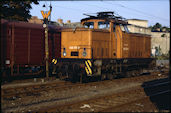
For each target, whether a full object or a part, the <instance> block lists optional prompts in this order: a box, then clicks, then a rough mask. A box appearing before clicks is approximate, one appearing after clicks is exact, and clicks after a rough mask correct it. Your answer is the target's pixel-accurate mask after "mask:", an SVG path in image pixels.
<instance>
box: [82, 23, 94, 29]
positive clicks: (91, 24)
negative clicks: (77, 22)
mask: <svg viewBox="0 0 171 113" xmlns="http://www.w3.org/2000/svg"><path fill="white" fill-rule="evenodd" d="M84 27H85V28H92V29H93V28H94V22H85V23H84Z"/></svg>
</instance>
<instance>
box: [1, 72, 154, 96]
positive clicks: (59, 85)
mask: <svg viewBox="0 0 171 113" xmlns="http://www.w3.org/2000/svg"><path fill="white" fill-rule="evenodd" d="M154 74H156V73H154ZM145 77H146V76H145ZM145 77H144V78H145ZM144 78H143V77H133V78H129V79H130V80H137V81H138V80H139V81H140V80H143V79H144ZM147 78H148V79H149V78H150V77H147ZM151 78H153V76H151ZM120 81H121V80H119V79H117V80H116V79H114V80H105V81H100V82H99V81H97V82H90V83H86V84H80V83H71V82H68V81H53V82H48V83H39V84H31V85H23V86H17V87H13V86H12V87H8V88H3V87H1V98H3V99H12V98H13V97H20V96H28V95H35V94H36V93H39V92H42V91H49V90H67V89H70V88H74V87H84V86H93V85H98V84H99V85H100V84H104V85H108V84H110V83H111V82H118V83H119V82H120ZM106 83H108V84H106Z"/></svg>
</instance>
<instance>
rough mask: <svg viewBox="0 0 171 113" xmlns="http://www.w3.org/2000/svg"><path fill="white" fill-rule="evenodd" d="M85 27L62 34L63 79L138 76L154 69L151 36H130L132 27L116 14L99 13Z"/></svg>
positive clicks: (84, 21) (60, 61) (60, 65)
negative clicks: (128, 26) (146, 70)
mask: <svg viewBox="0 0 171 113" xmlns="http://www.w3.org/2000/svg"><path fill="white" fill-rule="evenodd" d="M81 23H82V24H83V25H84V28H75V29H64V30H62V32H61V59H58V63H57V64H56V65H55V66H56V70H55V71H56V72H57V74H58V76H59V77H60V78H61V79H62V78H69V79H70V80H72V81H75V80H79V81H84V80H85V79H86V78H92V77H100V78H101V79H102V80H104V79H106V78H107V79H113V78H115V77H118V76H120V75H124V76H129V75H134V76H136V75H138V74H140V73H141V72H142V71H143V69H148V68H150V67H152V66H153V64H154V59H152V58H151V57H150V54H151V49H150V47H151V36H150V35H145V34H138V33H130V32H129V30H128V28H127V24H128V23H127V22H126V21H124V20H122V19H120V18H117V17H116V16H114V15H113V12H99V13H98V15H97V16H90V17H88V18H84V19H82V20H81Z"/></svg>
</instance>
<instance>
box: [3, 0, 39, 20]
mask: <svg viewBox="0 0 171 113" xmlns="http://www.w3.org/2000/svg"><path fill="white" fill-rule="evenodd" d="M31 3H34V4H39V3H38V1H37V0H27V1H23V0H22V1H11V0H10V1H8V0H7V1H6V0H1V1H0V6H1V18H3V19H8V20H18V21H28V19H30V18H31V15H30V9H32V7H31Z"/></svg>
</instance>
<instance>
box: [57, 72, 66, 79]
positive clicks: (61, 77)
mask: <svg viewBox="0 0 171 113" xmlns="http://www.w3.org/2000/svg"><path fill="white" fill-rule="evenodd" d="M58 77H59V79H60V80H64V78H65V77H64V76H63V74H62V73H61V72H59V73H58Z"/></svg>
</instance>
